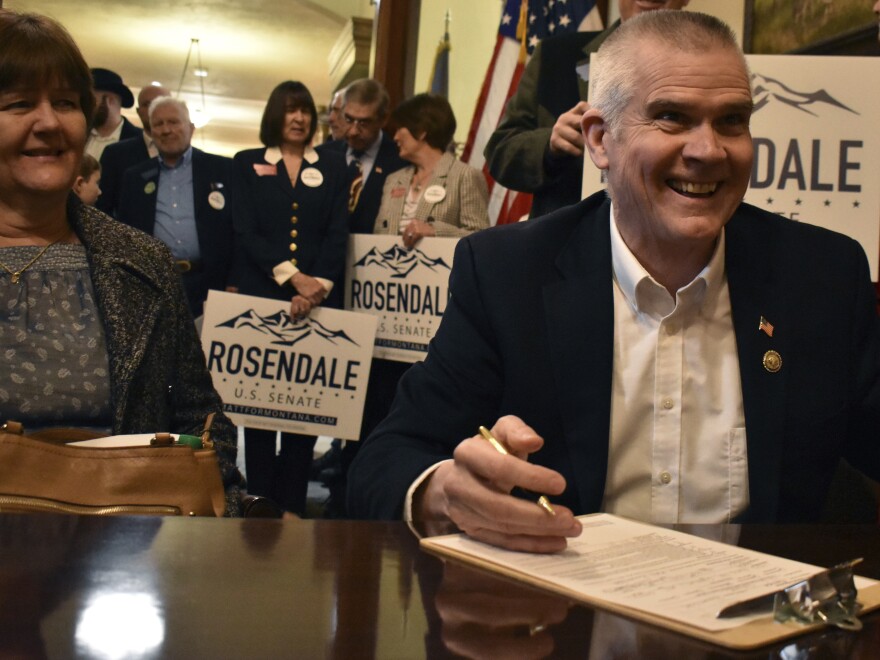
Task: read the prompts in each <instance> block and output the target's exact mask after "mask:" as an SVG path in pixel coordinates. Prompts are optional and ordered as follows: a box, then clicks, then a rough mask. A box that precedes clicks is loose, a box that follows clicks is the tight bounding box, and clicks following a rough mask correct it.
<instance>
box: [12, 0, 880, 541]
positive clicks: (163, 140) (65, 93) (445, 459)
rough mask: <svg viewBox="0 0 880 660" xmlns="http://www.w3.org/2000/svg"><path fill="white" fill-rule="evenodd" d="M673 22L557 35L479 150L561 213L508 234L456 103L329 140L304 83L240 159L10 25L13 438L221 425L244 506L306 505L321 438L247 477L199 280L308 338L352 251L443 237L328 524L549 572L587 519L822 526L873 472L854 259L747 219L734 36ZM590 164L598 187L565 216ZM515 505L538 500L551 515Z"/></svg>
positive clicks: (258, 441) (770, 219) (366, 85)
mask: <svg viewBox="0 0 880 660" xmlns="http://www.w3.org/2000/svg"><path fill="white" fill-rule="evenodd" d="M687 4H688V2H687V0H669V1H666V2H652V3H642V2H631V1H629V0H621V3H620V13H621V21H620V22H618V23H616V24H614V25H613V26H611V27H610V28H609V29H608V30H606V31H605V32H602V33H587V34H581V35H577V38H576V39H570V40H569V39H567V38H560V39H558V40H554V39H550V40H548V41H547V42H546V44H542V47H541V48H542V50H540V51H539V52H538V54H537V55H536V56H535V57H534V58H533V59H532V60H531V62H530V63H529V66H528V67H527V69H526V74H525V75H524V77H523V81H524V82H523V85H521V88H520V90H519V91H518V92H517V95H516V96H514V97H513V99H512V100H511V102H510V104H509V106H508V110H507V114H506V115H505V119H504V120H503V121H502V124H501V126H500V127H499V130H498V132H497V133H496V135H495V136H494V138H493V139H492V141H490V143H489V145H488V147H487V157H488V164H489V168H490V170H491V171H492V172H493V174H494V175H495V176H496V178H498V179H499V180H500V181H502V182H503V183H504V184H505V185H507V186H509V187H512V188H515V189H522V190H527V191H532V192H535V193H536V197H535V212H536V213H539V214H543V213H545V212H549V215H546V216H543V217H542V218H541V219H540V220H538V221H530V222H526V223H520V224H518V225H515V226H509V227H504V228H497V229H493V230H491V231H481V230H483V229H486V228H487V227H488V225H489V220H488V212H487V202H488V200H487V190H486V182H485V179H484V177H483V174H482V173H481V172H479V171H477V170H475V169H473V168H472V167H470V166H468V165H466V164H464V163H463V162H461V161H460V160H458V159H457V158H456V157H455V154H454V151H453V150H452V149H451V146H452V141H453V136H454V133H455V129H456V120H455V116H454V114H453V112H452V108H451V107H450V105H449V103H448V101H447V100H446V99H444V98H443V97H441V96H437V95H433V94H418V95H415V96H413V97H412V98H409V99H406V100H404V101H403V102H402V103H400V104H399V105H398V106H397V107H395V108H393V109H392V108H391V103H390V100H389V96H388V93H387V91H386V90H385V89H384V87H383V86H382V85H381V83H380V82H378V81H376V80H373V79H361V80H356V81H354V82H352V83H350V84H348V85H347V86H345V87H344V88H343V89H340V90H337V91H336V92H335V93H334V95H333V97H332V99H331V103H330V105H329V116H328V121H329V128H330V133H331V136H330V139H329V140H328V141H326V142H324V143H322V144H315V142H316V140H315V135H316V131H317V128H318V120H319V116H318V110H317V107H316V104H315V101H314V99H313V97H312V94H311V93H310V91H309V90H308V89H307V88H306V87H305V85H303V84H302V83H300V82H296V81H284V82H281V83H280V84H278V86H277V87H276V88H275V89H274V90H272V92H271V94H270V95H269V97H268V100H267V102H266V106H265V110H264V112H263V117H262V121H261V124H260V134H259V137H260V141H261V142H262V146H261V147H259V148H254V149H247V150H245V151H241V152H239V153H238V154H236V155H235V157H234V158H231V159H230V158H226V157H222V156H217V155H212V154H207V153H204V152H202V151H201V150H199V149H197V148H195V147H193V146H192V137H193V133H194V126H193V124H192V122H191V120H190V117H189V113H188V110H187V107H186V105H185V103H183V102H181V101H179V100H177V99H175V98H173V97H172V96H171V95H169V94H168V93H167V90H165V89H163V88H161V87H154V86H146V87H144V88H143V89H142V90H141V93H140V94H139V96H138V99H137V100H138V108H137V113H138V116H139V117H140V118H141V121H142V123H143V129H142V130H141V129H137V128H136V127H134V126H132V125H131V124H130V123H128V121H127V120H125V119H124V118H122V117H121V114H120V108H124V107H133V106H134V101H135V99H134V95H133V94H132V92H131V91H130V90H129V89H128V87H127V86H126V85H125V84H124V83H123V81H122V79H121V77H119V76H118V75H117V74H115V73H114V72H112V71H110V70H107V69H102V68H92V69H89V68H88V67H87V65H86V63H85V62H84V60H83V58H82V55H81V54H80V52H79V50H78V48H77V46H76V45H75V43H74V42H73V40H72V39H71V38H70V36H69V35H68V34H67V32H66V31H65V30H64V28H63V27H61V26H60V25H58V24H57V23H55V22H54V21H52V20H50V19H47V18H44V17H40V16H36V15H28V14H17V13H14V12H10V11H3V10H0V266H2V271H0V310H3V311H0V350H2V351H3V352H4V355H5V358H6V360H7V363H8V365H9V370H8V372H7V373H9V377H8V378H4V377H0V420H2V419H12V418H15V419H18V420H20V421H24V422H25V423H26V424H29V425H31V426H33V427H40V426H46V425H64V426H89V427H93V428H97V429H99V430H102V431H107V432H112V433H133V432H148V431H155V430H157V427H158V428H161V429H163V430H168V431H172V432H181V433H186V432H193V431H194V430H195V429H199V428H201V425H202V424H203V423H204V421H205V419H206V417H207V416H208V414H209V413H212V412H213V413H216V415H215V416H214V417H213V420H214V426H215V428H214V436H215V438H216V440H217V446H218V453H219V455H220V467H221V470H222V473H223V477H224V483H225V485H226V488H227V496H228V510H229V513H230V515H235V514H236V513H237V511H238V509H237V502H238V498H239V496H240V494H241V490H242V489H243V488H245V487H246V488H247V492H248V493H252V494H257V495H265V496H268V497H271V498H273V499H274V500H275V501H276V502H277V503H278V504H279V505H280V506H281V507H282V508H283V509H284V510H286V511H289V512H292V513H295V514H299V515H303V514H304V513H305V506H306V488H307V483H308V479H309V475H310V472H312V471H311V470H310V467H311V463H312V454H313V449H314V445H315V438H313V437H306V436H301V435H296V434H288V433H284V434H282V435H281V442H280V447H281V449H280V452H277V451H276V442H277V439H276V433H275V432H270V431H263V430H256V429H247V430H246V431H245V435H244V437H245V468H246V475H247V482H246V484H247V485H246V486H245V481H244V479H243V478H242V476H241V475H240V474H239V473H238V471H237V469H236V467H235V440H236V438H235V428H234V427H233V426H232V424H231V423H230V421H229V420H228V418H226V417H225V416H224V415H223V414H222V404H221V402H220V400H219V397H218V396H217V394H216V392H215V391H214V389H213V387H212V385H211V377H210V374H209V373H208V371H207V369H206V367H205V361H204V358H203V356H202V353H201V347H200V345H199V340H198V336H197V333H196V327H195V324H194V323H193V320H194V318H195V317H197V316H199V315H200V314H201V313H202V310H203V305H204V302H205V299H206V296H207V292H208V290H210V289H215V290H228V291H234V292H239V293H242V294H247V295H254V296H261V297H266V298H273V299H277V300H283V301H289V313H290V316H291V317H293V318H302V317H305V316H307V315H308V314H309V313H310V312H311V311H312V310H314V309H315V308H317V307H320V306H327V307H335V308H339V307H341V306H342V304H343V289H344V267H345V261H346V246H347V240H348V236H349V234H351V233H365V234H388V235H395V236H398V237H399V239H400V242H401V245H402V246H403V247H405V248H407V249H411V248H413V247H414V246H416V245H417V244H418V242H419V241H420V240H422V239H424V238H426V237H434V236H437V237H455V238H458V239H460V240H459V242H458V244H457V248H456V256H455V268H454V270H453V272H452V275H451V278H450V299H449V304H448V306H447V309H446V312H445V313H444V317H443V320H442V323H441V325H440V328H439V330H438V331H437V333H436V336H435V338H434V340H433V341H432V343H431V346H430V348H429V351H428V355H427V358H426V359H425V360H424V361H423V362H420V363H417V364H415V365H413V366H412V367H410V365H408V364H404V363H400V362H393V361H389V360H378V359H376V360H374V361H373V364H372V368H371V372H370V379H369V384H368V389H367V400H366V404H365V410H364V417H363V425H362V431H361V440H362V442H361V443H347V444H346V445H345V447H344V448H337V450H336V451H335V455H336V457H337V459H336V460H337V461H338V465H339V466H340V472H341V483H342V486H343V487H342V489H341V490H340V491H339V492H337V493H336V502H335V504H336V506H337V507H338V508H337V509H336V510H335V511H334V515H348V516H354V517H362V518H392V519H393V518H397V519H400V518H406V519H408V520H411V521H412V522H413V523H415V524H417V525H420V526H421V527H423V529H425V530H426V531H428V532H431V531H434V530H442V531H448V530H449V529H458V530H463V531H465V532H467V533H468V534H471V535H472V536H474V537H476V538H479V539H482V540H485V541H487V542H490V543H493V544H497V545H502V546H505V547H510V548H518V549H526V550H532V551H554V550H558V549H560V548H562V547H564V545H565V538H566V537H569V536H573V535H576V534H578V533H579V532H580V524H579V523H578V521H577V520H576V518H575V515H577V514H580V513H587V512H592V511H599V510H602V511H610V512H614V513H619V514H621V515H625V516H628V517H632V518H637V519H642V520H648V521H653V522H661V523H678V522H724V521H731V520H752V521H766V522H775V521H806V520H815V519H817V518H818V517H819V515H820V513H821V510H822V506H823V503H824V501H825V495H826V493H827V491H828V489H829V487H830V484H831V481H832V478H833V475H834V471H835V469H836V467H837V465H838V463H839V462H840V461H841V459H846V460H847V461H848V462H849V463H850V464H851V465H854V466H855V467H857V468H858V469H859V470H862V471H863V472H865V473H866V474H867V475H869V476H870V477H872V478H874V479H880V443H878V442H877V440H876V438H877V429H878V428H880V335H878V324H877V315H876V312H875V309H874V303H875V300H874V296H873V290H872V287H871V283H870V280H869V277H868V271H867V262H866V260H865V257H864V254H863V253H862V252H861V250H860V248H859V247H858V246H857V244H856V243H855V242H853V241H851V240H849V239H847V238H844V237H842V236H839V235H836V234H833V233H831V232H828V231H824V230H819V229H817V228H815V227H810V226H808V225H804V224H797V223H790V222H787V221H785V220H782V219H781V218H779V217H777V216H774V215H773V214H770V213H767V212H764V211H762V210H760V209H757V208H754V207H751V206H749V205H747V204H744V203H742V198H743V195H744V193H745V190H746V187H747V185H748V180H749V174H750V172H751V167H752V159H753V148H752V142H751V136H750V133H749V118H750V115H751V112H752V95H751V86H750V80H749V73H748V67H747V65H746V62H745V59H744V56H743V54H742V51H741V49H740V48H739V46H738V45H737V42H736V38H735V36H734V35H733V33H732V32H731V31H730V29H729V28H728V27H727V26H726V25H724V24H723V23H722V22H720V21H718V20H717V19H715V18H713V17H710V16H706V15H703V14H699V13H696V12H679V11H654V10H657V9H670V10H677V9H682V8H683V7H684V6H685V5H687ZM596 50H598V51H599V52H600V53H602V56H603V62H606V63H611V65H610V66H606V67H605V68H603V69H602V70H601V72H599V73H598V74H596V75H595V79H594V81H593V83H594V96H593V97H592V98H591V99H590V101H589V102H587V101H585V100H584V99H583V97H582V96H581V95H580V94H581V92H580V91H579V89H580V87H581V85H580V81H579V80H578V76H579V75H580V74H576V70H577V67H576V66H574V65H575V64H576V62H577V61H578V60H579V59H580V58H582V57H583V56H584V54H588V53H589V52H593V51H596ZM568 61H571V63H572V66H571V67H562V66H559V63H560V62H568ZM548 62H549V63H550V65H551V66H550V67H549V68H548V66H547V63H548ZM551 69H552V70H551ZM581 77H582V76H581ZM545 92H546V93H549V94H550V95H551V97H552V98H550V97H543V96H542V94H544V93H545ZM388 126H393V132H392V131H391V130H389V129H387V128H386V127H388ZM84 154H86V155H85V156H84ZM585 154H586V156H587V157H588V158H589V159H590V160H591V161H592V163H593V164H595V166H596V167H598V168H600V169H602V170H604V171H605V173H606V176H607V182H608V189H607V193H606V192H602V193H598V194H596V195H593V196H591V197H589V198H587V199H586V200H583V201H581V200H580V171H581V168H582V166H583V159H584V155H585ZM89 155H90V157H89ZM102 173H103V176H102ZM99 178H100V189H99ZM74 194H75V196H74ZM112 218H115V219H116V220H117V221H118V222H114V221H113V220H112ZM499 264H506V265H508V267H506V268H500V267H499ZM511 266H513V267H511ZM785 300H796V301H797V304H781V302H780V301H785ZM59 310H62V311H61V312H59ZM817 315H818V316H819V317H821V318H833V319H835V320H836V323H834V324H816V323H814V322H812V319H814V318H816V317H817ZM765 317H766V318H765ZM767 319H769V321H768V320H767ZM759 320H760V324H759ZM774 325H775V326H776V328H777V329H778V331H777V333H776V334H775V335H774V331H773V326H774ZM768 328H769V330H768ZM840 328H846V329H847V330H846V332H845V333H841V332H840V331H839V329H840ZM795 329H796V330H797V335H798V336H797V337H794V336H793V334H794V333H793V331H794V330H795ZM789 332H791V333H792V334H788V333H789ZM820 348H821V350H819V349H820ZM481 425H486V426H490V427H491V430H492V433H493V434H494V435H495V436H496V437H497V439H498V440H499V441H500V442H501V443H502V445H503V446H504V447H505V448H506V449H507V450H508V452H509V453H508V454H503V453H501V452H497V451H496V450H495V449H494V448H493V447H492V445H490V444H489V443H487V442H486V441H485V440H484V439H483V437H482V436H481V435H480V434H479V433H477V429H478V427H480V426H481ZM463 438H465V439H464V440H463ZM346 481H347V486H348V487H347V490H346V488H345V484H346ZM514 489H524V490H526V491H531V492H536V493H546V494H547V495H548V496H550V498H551V499H552V500H553V502H554V504H553V510H554V512H555V513H554V515H552V516H551V515H548V513H547V512H546V511H545V510H543V509H541V508H539V507H537V506H535V504H534V503H533V502H530V501H528V496H527V497H526V498H525V499H524V498H523V497H522V496H521V495H520V496H513V495H512V494H511V492H512V491H514Z"/></svg>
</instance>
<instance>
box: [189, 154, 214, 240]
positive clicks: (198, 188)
mask: <svg viewBox="0 0 880 660" xmlns="http://www.w3.org/2000/svg"><path fill="white" fill-rule="evenodd" d="M211 174H212V173H211V172H210V171H209V168H208V164H207V163H206V162H205V159H204V158H203V153H202V152H201V151H199V150H198V149H196V148H195V147H193V152H192V178H193V211H194V212H195V214H196V217H195V221H196V235H197V236H198V238H199V250H200V252H201V254H202V256H203V257H204V254H205V251H204V245H205V238H204V237H206V236H208V233H209V232H210V231H211V229H212V227H211V222H210V220H209V218H210V217H211V207H210V205H209V204H208V194H209V193H210V192H211V191H212V187H211V184H212V183H213V182H212V181H211Z"/></svg>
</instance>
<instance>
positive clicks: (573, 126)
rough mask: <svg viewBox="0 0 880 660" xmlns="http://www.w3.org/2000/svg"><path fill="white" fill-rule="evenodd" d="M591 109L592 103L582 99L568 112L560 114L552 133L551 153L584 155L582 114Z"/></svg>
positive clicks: (557, 154)
mask: <svg viewBox="0 0 880 660" xmlns="http://www.w3.org/2000/svg"><path fill="white" fill-rule="evenodd" d="M589 109H590V104H589V103H587V102H586V101H580V102H579V103H578V104H577V105H576V106H574V107H573V108H572V109H571V110H569V111H568V112H564V113H562V114H561V115H559V118H558V119H557V120H556V123H555V124H554V125H553V132H552V133H550V153H552V154H553V155H554V156H563V155H565V156H575V157H580V156H583V155H584V136H583V134H582V133H581V116H582V115H583V114H584V113H585V112H586V111H587V110H589Z"/></svg>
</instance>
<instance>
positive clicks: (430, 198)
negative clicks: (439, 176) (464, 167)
mask: <svg viewBox="0 0 880 660" xmlns="http://www.w3.org/2000/svg"><path fill="white" fill-rule="evenodd" d="M444 199H446V188H444V187H443V186H437V185H434V186H428V189H427V190H426V191H425V201H426V202H430V203H431V204H436V203H437V202H442V201H443V200H444Z"/></svg>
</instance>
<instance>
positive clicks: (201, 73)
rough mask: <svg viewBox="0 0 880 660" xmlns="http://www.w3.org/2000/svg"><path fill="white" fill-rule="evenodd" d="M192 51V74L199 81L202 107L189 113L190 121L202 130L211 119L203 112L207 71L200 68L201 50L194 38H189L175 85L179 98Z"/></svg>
mask: <svg viewBox="0 0 880 660" xmlns="http://www.w3.org/2000/svg"><path fill="white" fill-rule="evenodd" d="M193 49H195V51H196V64H197V65H196V67H195V68H194V69H193V74H194V75H195V76H196V77H197V78H198V79H199V89H200V91H201V93H202V105H201V107H198V108H193V109H192V111H191V112H190V119H191V120H192V123H193V124H194V125H195V127H196V128H202V126H204V125H205V124H207V123H208V122H209V121H211V117H210V116H208V113H207V112H206V110H205V78H206V77H207V75H208V70H207V69H206V68H205V67H203V66H202V49H201V46H200V45H199V40H198V39H196V38H195V37H192V38H190V40H189V51H187V53H186V61H184V63H183V71H181V73H180V83H178V85H177V96H178V98H179V97H180V90H181V89H182V88H183V81H184V79H185V78H186V72H187V69H189V61H190V59H191V58H192V54H193Z"/></svg>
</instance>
